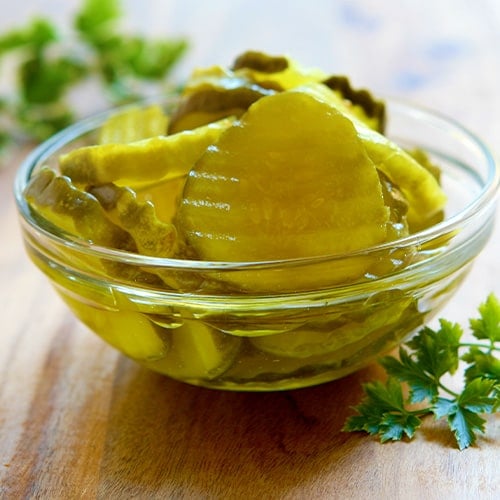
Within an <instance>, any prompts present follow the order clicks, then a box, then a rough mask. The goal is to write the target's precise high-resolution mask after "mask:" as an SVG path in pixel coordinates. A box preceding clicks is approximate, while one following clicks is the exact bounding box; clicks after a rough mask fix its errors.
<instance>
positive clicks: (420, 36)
mask: <svg viewBox="0 0 500 500" xmlns="http://www.w3.org/2000/svg"><path fill="white" fill-rule="evenodd" d="M285 3H286V5H287V6H288V9H287V11H286V12H285V11H283V5H284V4H285ZM25 4H26V10H25V11H23V12H21V10H23V9H16V10H15V5H14V4H12V3H11V4H8V5H7V4H6V5H4V6H2V9H3V12H2V13H3V16H2V20H1V24H0V28H1V29H4V28H5V27H7V26H10V25H11V24H12V23H18V24H19V23H20V22H21V21H22V20H23V19H24V18H25V17H26V15H28V13H32V12H41V13H49V14H54V15H55V16H56V18H57V19H60V20H62V21H64V19H66V17H65V16H68V15H69V13H70V12H71V10H72V9H74V7H75V5H76V4H77V2H75V1H68V2H58V1H55V0H46V1H45V2H44V3H42V2H35V1H26V2H25ZM125 4H126V5H127V8H128V9H129V12H130V18H129V25H130V26H131V27H134V26H135V25H134V22H136V23H137V26H138V27H139V28H141V29H145V28H148V29H151V30H152V31H153V32H159V31H160V27H161V26H166V29H167V31H169V32H178V33H184V34H187V35H188V36H189V37H190V38H191V40H192V45H193V49H192V52H191V53H190V55H189V57H188V58H187V59H186V61H185V62H184V63H183V66H182V67H181V68H179V73H180V75H181V76H182V71H184V68H187V67H190V66H191V65H198V64H202V65H207V64H212V63H215V62H223V63H225V62H227V60H230V58H231V57H232V56H233V55H234V54H235V53H237V52H238V51H239V50H240V49H244V48H247V47H250V46H252V47H254V48H261V49H264V50H269V51H270V52H275V53H276V52H281V51H285V50H286V51H287V52H289V53H291V54H294V55H295V54H296V55H297V57H298V58H299V59H301V60H302V61H304V62H307V61H310V62H311V64H313V65H319V66H323V67H325V66H327V67H329V68H332V71H335V72H341V71H342V72H346V73H348V74H351V75H354V78H355V80H356V81H357V82H358V83H361V82H362V83H363V84H364V85H367V86H372V87H375V88H377V89H380V90H381V91H384V92H386V93H391V94H398V95H402V96H405V97H408V98H409V99H411V100H414V101H417V102H420V103H422V104H425V103H427V104H428V105H429V106H432V107H434V108H437V109H441V110H442V111H443V112H446V113H448V114H451V115H452V116H454V117H455V118H456V119H459V120H460V121H462V122H464V123H465V124H466V125H467V126H469V127H470V128H472V129H473V130H474V131H476V132H477V133H478V134H479V135H480V136H481V137H483V138H484V139H485V140H486V141H487V142H488V143H489V144H490V145H491V146H492V147H493V148H495V147H498V141H499V140H500V94H499V89H500V76H499V68H500V51H499V50H498V47H499V46H500V7H499V3H498V2H497V1H496V0H490V1H484V2H482V1H481V2H472V1H470V2H467V1H465V0H464V1H458V0H457V1H455V0H453V1H451V0H446V1H445V0H437V1H434V2H429V1H424V0H421V1H419V2H409V1H403V0H401V1H398V2H384V3H383V4H384V6H385V7H384V8H382V7H380V8H379V9H378V10H376V11H373V10H370V5H371V2H369V1H368V0H365V1H355V2H340V1H337V2H326V1H318V2H317V3H315V4H314V5H315V6H316V7H315V10H313V9H311V7H310V6H309V7H308V8H306V5H309V4H311V2H292V1H290V2H281V1H280V2H276V1H275V0H268V1H266V3H265V4H266V7H267V10H266V11H263V12H261V13H260V14H259V15H260V17H259V15H258V14H257V13H256V9H255V8H252V9H248V8H247V7H246V6H247V5H248V3H246V4H245V3H244V2H242V1H232V2H229V1H222V0H219V1H214V2H201V1H200V2H195V1H194V0H191V1H186V2H184V0H183V1H182V2H180V1H179V2H172V1H170V2H160V1H151V2H148V3H147V4H145V6H144V7H143V3H142V2H131V1H129V2H125ZM254 4H255V2H252V5H254ZM380 4H382V2H380ZM23 5H24V4H23ZM41 5H43V9H44V10H41V9H42V7H41ZM209 5H210V6H211V7H210V8H209V7H208V6H209ZM246 8H247V10H245V9H246ZM30 9H31V10H30ZM321 9H324V11H322V10H321ZM380 9H381V10H380ZM447 12H452V15H450V16H448V17H447V16H446V15H445V14H446V13H447ZM153 14H154V15H153ZM320 14H321V15H320ZM243 17H244V18H245V19H246V21H247V22H246V23H245V24H244V25H241V27H239V28H238V29H236V28H235V26H236V23H237V21H238V20H240V19H242V18H243ZM207 19H209V21H208V20H207ZM396 19H397V20H398V22H395V20H396ZM405 19H407V20H409V24H408V26H405V25H404V23H401V22H400V20H405ZM9 23H10V24H9ZM162 29H163V28H162ZM259 30H260V31H259ZM308 34H309V36H306V35H308ZM233 49H234V50H233ZM4 76H5V75H4ZM93 103H94V101H93V100H92V98H91V97H90V94H89V97H88V107H89V108H90V107H92V105H93ZM497 151H498V149H497ZM25 154H26V149H21V148H20V149H19V150H17V151H14V153H13V156H12V157H11V158H10V160H9V161H8V162H7V164H6V165H5V166H4V168H3V169H2V170H1V171H0V230H1V233H0V234H1V236H0V498H2V499H9V500H10V499H16V500H17V499H24V498H41V499H59V498H61V499H66V498H68V499H77V498H83V499H93V498H111V499H115V498H117V499H121V498H141V499H142V498H146V499H148V498H174V499H185V498H187V499H191V498H194V499H198V498H202V499H226V498H227V499H232V498H238V499H253V498H264V499H268V498H270V499H278V498H279V499H282V498H283V499H295V498H296V499H303V498H304V499H306V498H318V499H323V498H325V499H329V498H342V499H345V498H353V499H358V498H359V499H364V498H376V499H378V498H381V499H386V498H387V499H394V498H404V499H407V498H415V499H419V498H425V499H448V498H449V499H457V498H458V499H460V498H464V499H494V498H500V474H499V464H500V418H499V417H498V416H497V417H491V418H489V419H488V426H487V435H486V436H485V437H483V438H480V439H479V441H478V444H477V446H475V447H473V448H471V449H469V450H466V451H464V452H459V451H458V450H456V449H455V446H454V443H453V441H452V439H451V438H450V435H449V433H448V431H447V430H446V429H445V428H444V427H443V426H442V425H440V424H436V423H434V422H433V421H432V420H428V421H426V422H425V425H424V428H423V430H422V432H420V433H419V436H418V437H417V438H416V439H415V440H414V441H413V442H410V443H408V442H402V443H390V444H386V445H380V444H379V443H378V442H377V441H375V440H374V439H371V438H369V437H367V436H364V435H357V434H345V433H342V432H341V430H340V429H341V426H342V424H343V422H344V420H345V418H346V416H347V415H348V413H349V411H350V410H349V406H350V405H353V404H355V403H357V402H358V400H359V397H360V389H359V387H360V383H361V382H363V381H366V380H369V379H371V378H373V377H377V376H379V375H380V373H379V372H378V371H377V368H376V367H369V368H368V369H366V370H364V371H362V372H360V373H358V374H356V375H353V376H351V377H348V378H346V379H344V380H341V381H337V382H333V383H330V384H325V385H323V386H320V387H316V388H310V389H304V390H298V391H292V392H284V393H276V394H239V393H225V392H215V391H209V390H205V389H200V388H195V387H190V386H187V385H184V384H180V383H177V382H174V381H171V380H168V379H167V378H164V377H161V376H159V375H156V374H154V373H151V372H148V371H146V370H144V369H143V368H140V367H138V366H137V365H135V364H134V363H133V362H131V361H129V360H127V359H126V358H124V357H122V356H121V355H119V354H117V353H116V352H115V351H114V350H113V349H112V348H110V347H108V346H107V345H105V344H104V343H103V342H102V341H100V340H99V339H98V338H97V337H96V336H94V335H93V334H92V333H91V332H89V331H88V330H87V329H86V328H85V327H84V326H82V325H81V324H79V323H78V322H77V321H76V320H75V319H74V318H73V317H72V315H71V314H70V313H69V312H68V311H67V310H66V309H65V307H64V306H63V304H62V302H61V301H60V300H59V299H58V297H57V296H56V295H55V293H54V291H53V290H52V289H51V287H50V285H49V284H48V282H47V281H46V279H45V278H44V277H43V276H42V275H41V273H40V272H39V271H38V270H37V269H35V267H34V266H33V265H32V264H31V263H30V262H29V261H28V259H27V257H26V256H25V254H24V251H23V247H22V243H21V240H20V235H19V230H18V225H17V218H16V212H15V206H14V202H13V199H12V195H11V186H12V181H13V177H14V172H15V169H16V167H17V165H18V163H19V161H20V159H21V158H22V157H23V156H24V155H25ZM499 250H500V230H499V228H497V230H496V231H495V234H494V236H493V238H492V240H491V241H490V244H489V245H488V248H487V249H486V250H485V251H484V252H483V254H482V255H481V256H480V257H479V259H478V260H477V262H476V265H475V267H474V269H473V271H472V273H471V275H470V276H469V278H468V279H467V281H466V282H465V284H464V285H463V287H462V289H461V290H460V291H459V292H458V294H457V295H456V297H455V298H454V299H453V301H452V303H451V304H449V306H448V307H447V308H446V310H445V311H443V315H446V316H447V317H449V318H451V319H454V320H457V321H462V322H465V319H466V318H467V317H469V316H470V315H471V314H473V313H474V312H475V308H476V306H477V304H478V303H479V302H480V301H481V300H483V299H484V297H485V296H486V294H487V293H488V292H490V291H494V292H495V293H497V294H498V295H499V296H500V279H499V278H500V268H499V260H500V259H499V254H500V252H499Z"/></svg>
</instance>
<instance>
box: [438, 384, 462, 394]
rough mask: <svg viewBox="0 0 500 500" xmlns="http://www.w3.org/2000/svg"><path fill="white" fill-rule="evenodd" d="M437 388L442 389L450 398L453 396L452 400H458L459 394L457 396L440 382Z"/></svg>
mask: <svg viewBox="0 0 500 500" xmlns="http://www.w3.org/2000/svg"><path fill="white" fill-rule="evenodd" d="M437 386H438V387H439V388H440V389H442V390H443V391H444V392H446V393H447V394H449V395H450V396H453V397H454V398H458V397H459V396H460V394H458V393H457V392H454V391H452V390H451V389H449V388H448V387H446V386H445V385H443V384H442V383H441V382H438V383H437Z"/></svg>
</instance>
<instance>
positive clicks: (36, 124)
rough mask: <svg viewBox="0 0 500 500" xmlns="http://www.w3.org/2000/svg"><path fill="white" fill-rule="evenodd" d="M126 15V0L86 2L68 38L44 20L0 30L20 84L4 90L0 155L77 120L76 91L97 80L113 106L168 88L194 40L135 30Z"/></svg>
mask: <svg viewBox="0 0 500 500" xmlns="http://www.w3.org/2000/svg"><path fill="white" fill-rule="evenodd" d="M122 14H123V13H122V9H121V2H120V1H119V0H82V4H81V8H80V10H79V11H78V12H77V13H76V14H75V17H74V20H73V28H74V33H72V34H70V35H69V37H68V36H67V35H65V36H63V35H62V34H61V32H60V31H59V29H58V27H57V26H56V25H55V24H54V23H52V22H51V21H50V20H48V19H43V18H34V19H33V20H31V21H30V22H28V23H27V24H26V26H24V27H21V28H17V29H13V30H10V31H8V32H6V33H4V34H3V35H0V63H1V62H2V60H3V58H4V56H6V55H9V56H12V62H13V63H14V71H15V76H16V81H17V88H16V89H15V90H16V92H14V93H13V92H9V93H8V95H5V96H2V95H0V104H1V105H0V126H1V130H0V153H1V152H2V149H3V150H5V148H6V147H7V146H8V145H9V144H10V143H13V142H15V141H16V140H18V139H19V138H29V139H33V140H35V141H41V140H44V139H46V138H47V137H49V136H51V135H53V134H54V133H55V132H58V131H59V130H61V129H62V128H64V127H66V126H68V125H69V124H71V123H72V122H73V121H75V119H77V118H78V116H76V113H75V112H74V111H73V107H72V106H71V102H70V97H69V96H70V95H71V94H70V93H71V92H72V91H73V90H74V89H75V88H77V87H78V85H81V84H83V83H84V82H85V81H88V80H89V79H91V78H93V79H96V80H97V82H98V84H100V85H101V87H102V95H103V96H104V97H105V98H107V99H108V100H109V104H110V105H116V104H121V103H124V102H128V101H130V100H133V99H139V98H142V97H145V95H146V93H148V94H153V93H154V94H155V95H158V94H160V93H161V92H162V91H163V90H165V89H166V87H167V85H168V82H167V77H168V75H169V73H170V71H171V70H172V69H173V67H174V65H175V64H176V63H177V62H178V61H179V60H180V59H181V58H182V56H183V55H184V53H185V52H186V50H187V48H188V44H187V41H186V40H184V39H170V38H163V39H154V40H150V39H148V38H145V37H141V36H136V35H130V34H128V33H126V32H124V31H123V29H122V28H121V27H120V24H119V21H120V19H121V17H122ZM71 35H72V36H71ZM68 42H69V43H68ZM9 62H11V61H9ZM0 70H1V68H0ZM153 83H155V84H156V86H157V88H154V87H153V86H152V84H153ZM158 87H159V88H158ZM169 90H171V89H169Z"/></svg>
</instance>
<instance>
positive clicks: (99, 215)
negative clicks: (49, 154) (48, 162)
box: [24, 167, 137, 251]
mask: <svg viewBox="0 0 500 500" xmlns="http://www.w3.org/2000/svg"><path fill="white" fill-rule="evenodd" d="M24 196H25V198H26V200H27V201H28V203H29V205H30V206H31V208H32V209H33V210H34V211H35V212H36V213H37V214H39V215H41V216H42V217H44V218H45V219H47V220H48V221H50V222H51V223H52V224H54V225H55V226H56V227H58V228H60V229H62V230H63V231H66V232H68V233H70V234H72V235H74V236H78V237H80V238H83V239H85V240H87V241H89V242H91V243H94V244H96V245H100V246H105V247H109V248H117V249H121V250H127V251H137V247H136V244H135V242H134V240H133V238H132V237H131V236H130V234H129V233H128V232H127V231H125V230H123V229H122V228H120V227H118V226H117V225H115V224H113V223H112V222H111V221H110V220H109V219H108V217H106V214H105V212H104V210H103V208H102V206H101V204H100V203H99V202H98V201H97V199H96V198H95V197H94V196H92V195H91V194H89V193H87V192H86V191H83V190H80V189H78V188H76V187H75V186H74V185H73V184H72V183H71V181H70V180H69V179H68V178H67V177H63V176H59V175H57V174H56V172H55V171H54V170H52V169H50V168H48V167H43V168H42V169H40V171H38V172H37V173H36V174H35V175H34V176H33V177H32V178H31V180H30V182H29V183H28V185H27V187H26V189H25V192H24Z"/></svg>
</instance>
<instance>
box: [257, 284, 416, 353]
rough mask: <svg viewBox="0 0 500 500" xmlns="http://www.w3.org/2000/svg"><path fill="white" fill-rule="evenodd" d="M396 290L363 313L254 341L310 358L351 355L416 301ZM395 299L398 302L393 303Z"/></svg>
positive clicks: (270, 349) (264, 348)
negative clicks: (383, 300) (386, 298)
mask: <svg viewBox="0 0 500 500" xmlns="http://www.w3.org/2000/svg"><path fill="white" fill-rule="evenodd" d="M395 293H396V292H393V293H391V296H389V297H388V305H384V304H382V305H378V306H376V307H371V306H370V305H369V304H365V310H364V311H363V313H362V314H358V315H357V316H355V317H350V316H349V315H346V316H345V317H342V316H341V317H340V318H338V319H336V320H334V321H333V322H332V323H329V322H325V323H324V324H321V323H318V324H317V325H316V326H315V327H311V326H309V327H308V326H304V327H302V328H299V329H297V330H296V331H292V332H287V333H281V334H277V335H269V336H267V337H255V338H252V339H251V342H252V344H253V345H254V346H255V347H257V348H258V349H260V350H262V351H264V352H266V353H269V354H274V355H276V356H285V357H292V358H308V357H311V356H321V355H324V354H332V353H335V358H337V359H342V358H345V357H348V356H350V355H352V354H354V353H356V352H357V351H358V350H359V349H361V347H363V346H364V345H367V344H370V343H371V342H373V341H374V340H375V339H376V338H377V337H378V336H379V334H380V329H383V328H385V329H390V325H393V324H395V323H397V322H398V320H399V318H400V317H401V316H402V314H403V313H404V312H405V310H406V309H407V308H408V307H409V306H410V305H411V304H412V299H411V298H409V297H405V296H403V295H401V297H400V298H399V299H395V297H394V295H395ZM391 301H394V303H392V304H391ZM384 331H385V330H384Z"/></svg>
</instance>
